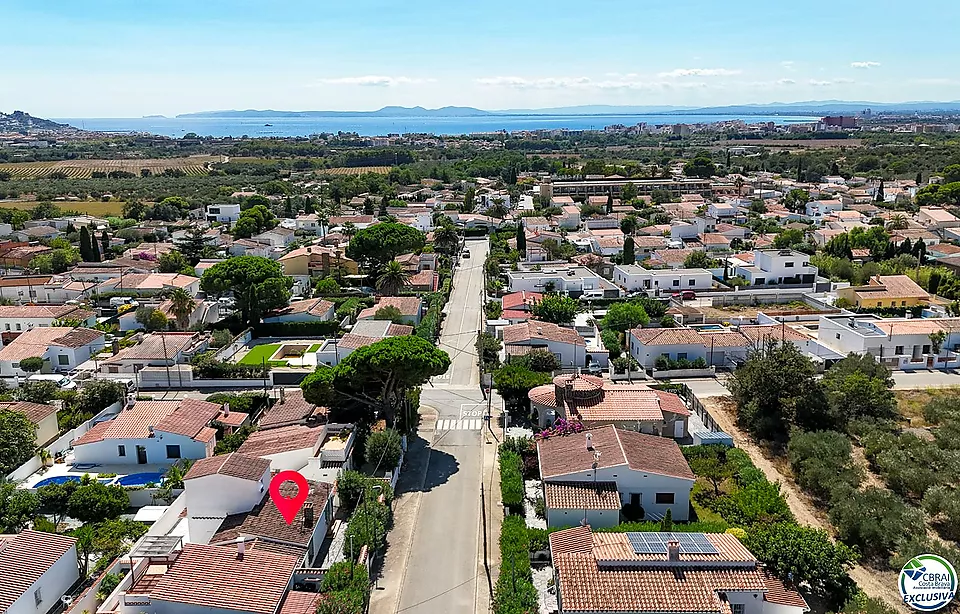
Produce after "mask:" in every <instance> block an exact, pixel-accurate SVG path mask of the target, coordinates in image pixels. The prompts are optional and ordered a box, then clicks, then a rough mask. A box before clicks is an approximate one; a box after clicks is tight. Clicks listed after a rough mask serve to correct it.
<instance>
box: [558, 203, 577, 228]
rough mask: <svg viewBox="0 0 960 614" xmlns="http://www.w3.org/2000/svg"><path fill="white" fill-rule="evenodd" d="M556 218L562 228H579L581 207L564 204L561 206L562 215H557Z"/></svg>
mask: <svg viewBox="0 0 960 614" xmlns="http://www.w3.org/2000/svg"><path fill="white" fill-rule="evenodd" d="M556 220H557V225H558V226H559V227H560V228H564V229H566V230H573V229H574V228H579V227H580V224H581V221H580V208H579V207H577V206H575V205H564V206H563V207H561V208H560V215H558V216H556Z"/></svg>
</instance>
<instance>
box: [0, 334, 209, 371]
mask: <svg viewBox="0 0 960 614" xmlns="http://www.w3.org/2000/svg"><path fill="white" fill-rule="evenodd" d="M208 345H209V338H207V337H202V336H201V335H200V333H193V332H170V333H150V334H149V335H145V336H144V337H143V339H142V340H141V341H140V343H138V344H137V345H134V346H132V347H128V348H124V349H122V350H120V351H119V352H118V353H116V354H114V355H113V356H111V357H109V358H107V359H105V360H103V361H101V362H100V365H99V366H100V371H101V372H102V373H136V372H137V371H140V370H141V369H143V368H144V367H171V366H173V365H175V364H179V363H182V362H186V360H187V358H188V357H191V356H194V355H196V354H197V353H199V352H202V351H204V350H206V349H207V346H208ZM2 351H3V350H0V353H2ZM174 377H176V376H174Z"/></svg>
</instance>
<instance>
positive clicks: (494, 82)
mask: <svg viewBox="0 0 960 614" xmlns="http://www.w3.org/2000/svg"><path fill="white" fill-rule="evenodd" d="M476 82H477V83H479V84H480V85H491V86H494V87H514V88H517V89H561V88H575V87H584V86H586V85H589V84H590V83H591V80H590V77H541V78H537V79H528V78H526V77H482V78H480V79H476Z"/></svg>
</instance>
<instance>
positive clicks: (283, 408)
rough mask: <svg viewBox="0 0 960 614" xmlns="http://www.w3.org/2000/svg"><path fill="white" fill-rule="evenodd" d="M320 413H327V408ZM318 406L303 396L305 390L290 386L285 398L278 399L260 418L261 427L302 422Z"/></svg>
mask: <svg viewBox="0 0 960 614" xmlns="http://www.w3.org/2000/svg"><path fill="white" fill-rule="evenodd" d="M321 409H322V410H323V411H321V412H318V413H320V414H326V413H327V412H326V408H321ZM316 410H317V406H316V405H314V404H313V403H310V402H308V401H307V400H306V399H304V398H303V390H300V389H299V388H288V389H285V390H284V393H283V400H282V401H277V402H276V403H274V404H273V407H271V408H270V409H268V410H267V412H266V413H265V414H264V415H263V417H262V418H260V424H259V426H260V428H261V429H270V428H276V427H278V426H287V425H290V424H297V423H299V422H302V421H303V420H305V419H306V418H307V417H309V416H311V415H313V414H314V412H316Z"/></svg>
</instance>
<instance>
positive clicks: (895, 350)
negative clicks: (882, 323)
mask: <svg viewBox="0 0 960 614" xmlns="http://www.w3.org/2000/svg"><path fill="white" fill-rule="evenodd" d="M893 353H894V354H897V355H899V354H903V346H902V345H898V346H897V347H895V348H893Z"/></svg>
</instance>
